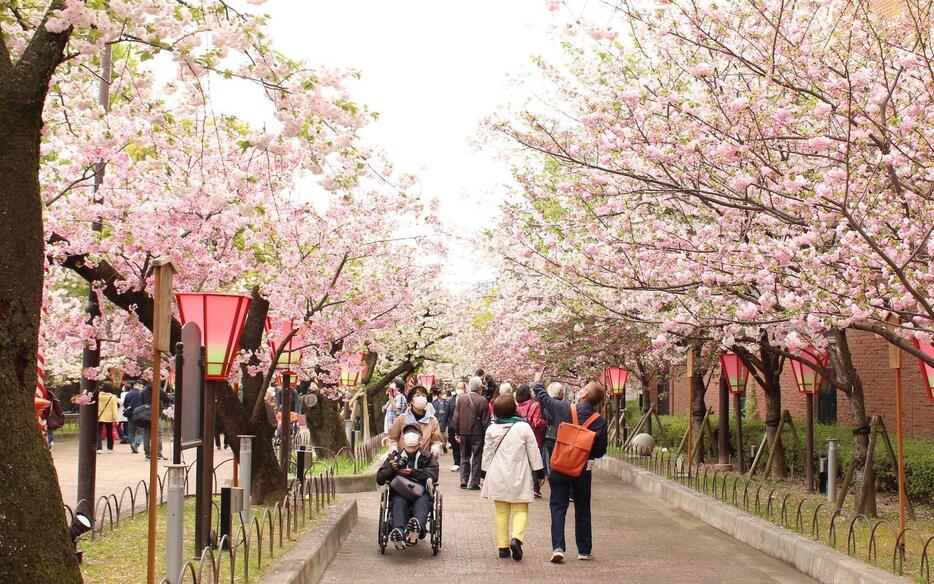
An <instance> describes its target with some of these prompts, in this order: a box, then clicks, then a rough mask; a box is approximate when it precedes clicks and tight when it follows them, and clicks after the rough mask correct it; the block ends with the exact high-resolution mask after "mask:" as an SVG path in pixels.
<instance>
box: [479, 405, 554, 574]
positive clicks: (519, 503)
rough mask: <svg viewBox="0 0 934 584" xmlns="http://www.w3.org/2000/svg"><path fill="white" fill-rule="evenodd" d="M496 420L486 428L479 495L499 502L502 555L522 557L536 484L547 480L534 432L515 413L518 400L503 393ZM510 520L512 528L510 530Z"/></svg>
mask: <svg viewBox="0 0 934 584" xmlns="http://www.w3.org/2000/svg"><path fill="white" fill-rule="evenodd" d="M493 414H494V416H495V420H494V422H493V423H492V424H490V426H489V427H488V428H487V429H486V434H485V437H484V446H483V464H482V471H481V475H480V476H481V478H482V479H483V483H482V486H481V488H480V496H481V497H483V498H486V499H490V500H491V501H493V503H494V504H495V506H496V544H497V546H498V547H499V557H500V558H508V557H512V559H513V560H515V561H517V562H518V561H520V560H521V559H522V541H523V540H524V539H525V527H526V524H527V523H528V518H529V503H531V502H532V500H533V493H534V490H535V485H536V484H540V483H541V482H542V481H544V480H545V470H544V466H543V465H542V457H541V451H540V450H539V448H538V443H537V442H536V440H535V432H534V431H533V430H532V426H530V425H529V423H528V422H527V421H525V420H524V419H522V418H520V417H519V416H517V415H516V400H515V398H514V397H513V396H512V394H503V395H500V396H499V397H498V398H496V401H494V402H493ZM510 520H512V531H511V532H510V529H509V527H510Z"/></svg>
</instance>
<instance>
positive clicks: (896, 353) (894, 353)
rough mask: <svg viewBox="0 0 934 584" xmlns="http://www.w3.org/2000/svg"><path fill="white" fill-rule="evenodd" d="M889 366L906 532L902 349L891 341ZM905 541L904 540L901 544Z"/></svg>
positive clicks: (892, 321)
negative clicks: (892, 380) (893, 382)
mask: <svg viewBox="0 0 934 584" xmlns="http://www.w3.org/2000/svg"><path fill="white" fill-rule="evenodd" d="M886 322H887V323H888V324H889V328H890V329H891V330H892V331H893V332H894V329H895V327H897V326H898V325H899V320H898V318H897V317H896V316H894V315H891V316H889V318H887V319H886ZM889 367H890V368H892V369H894V370H895V426H896V427H895V437H896V442H897V448H898V533H899V534H902V533H904V532H905V507H906V501H907V499H908V496H907V493H906V492H905V440H904V431H903V429H902V428H903V422H902V407H903V406H902V351H901V349H899V348H898V346H897V345H895V344H893V343H889ZM904 545H905V543H904V541H902V543H901V546H902V547H904Z"/></svg>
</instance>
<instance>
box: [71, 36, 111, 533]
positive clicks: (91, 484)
mask: <svg viewBox="0 0 934 584" xmlns="http://www.w3.org/2000/svg"><path fill="white" fill-rule="evenodd" d="M111 68H112V64H111V45H110V44H109V43H108V44H105V45H104V52H103V53H102V54H101V81H100V87H99V88H98V92H97V96H98V101H99V102H100V104H101V106H102V107H103V108H104V112H105V113H107V112H109V111H110V75H111ZM105 164H106V163H105V162H104V161H103V160H102V161H100V162H98V163H97V166H96V168H95V169H94V203H95V204H100V203H101V202H102V199H101V198H100V194H99V191H100V188H101V185H102V184H103V183H104V168H105ZM91 230H92V231H94V232H95V233H101V232H102V231H103V230H104V227H103V224H102V223H101V220H100V219H99V218H98V219H97V220H96V221H94V222H93V223H92V224H91ZM87 316H88V318H87V323H88V324H91V323H93V322H94V321H95V320H96V319H99V318H100V316H101V307H100V301H99V300H98V297H97V292H95V291H94V287H93V285H90V289H89V290H88V307H87ZM100 364H101V345H100V339H95V340H94V346H93V347H89V346H85V347H84V350H82V352H81V391H82V392H88V393H89V394H91V396H92V398H93V399H92V400H91V403H90V404H89V405H83V406H81V407H80V410H79V412H80V413H79V418H78V431H79V433H78V502H79V507H80V502H81V501H86V505H87V508H86V511H87V514H88V515H89V516H90V517H91V518H92V519H93V518H94V491H95V485H96V483H97V432H98V430H97V389H98V388H97V381H96V380H93V379H88V378H87V376H86V375H85V374H84V371H85V370H87V369H88V368H94V369H98V368H99V367H100Z"/></svg>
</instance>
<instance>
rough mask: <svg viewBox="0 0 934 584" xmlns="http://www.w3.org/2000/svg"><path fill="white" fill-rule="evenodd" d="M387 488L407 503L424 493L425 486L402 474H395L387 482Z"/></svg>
mask: <svg viewBox="0 0 934 584" xmlns="http://www.w3.org/2000/svg"><path fill="white" fill-rule="evenodd" d="M389 488H390V489H392V490H393V492H394V493H395V494H397V495H399V496H400V497H402V498H403V499H405V500H406V501H408V502H409V503H411V502H413V501H415V499H418V498H419V497H421V496H422V495H424V494H425V487H424V486H422V485H421V484H420V483H416V482H415V481H413V480H411V479H407V478H405V477H404V476H402V475H396V476H394V477H393V479H392V480H391V481H390V482H389Z"/></svg>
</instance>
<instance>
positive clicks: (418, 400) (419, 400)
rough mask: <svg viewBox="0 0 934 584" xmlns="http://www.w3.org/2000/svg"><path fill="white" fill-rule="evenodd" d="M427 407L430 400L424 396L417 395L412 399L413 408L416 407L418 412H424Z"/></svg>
mask: <svg viewBox="0 0 934 584" xmlns="http://www.w3.org/2000/svg"><path fill="white" fill-rule="evenodd" d="M427 405H428V398H427V397H425V396H423V395H417V396H415V397H414V398H412V406H414V407H415V409H416V410H424V409H425V406H427Z"/></svg>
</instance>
